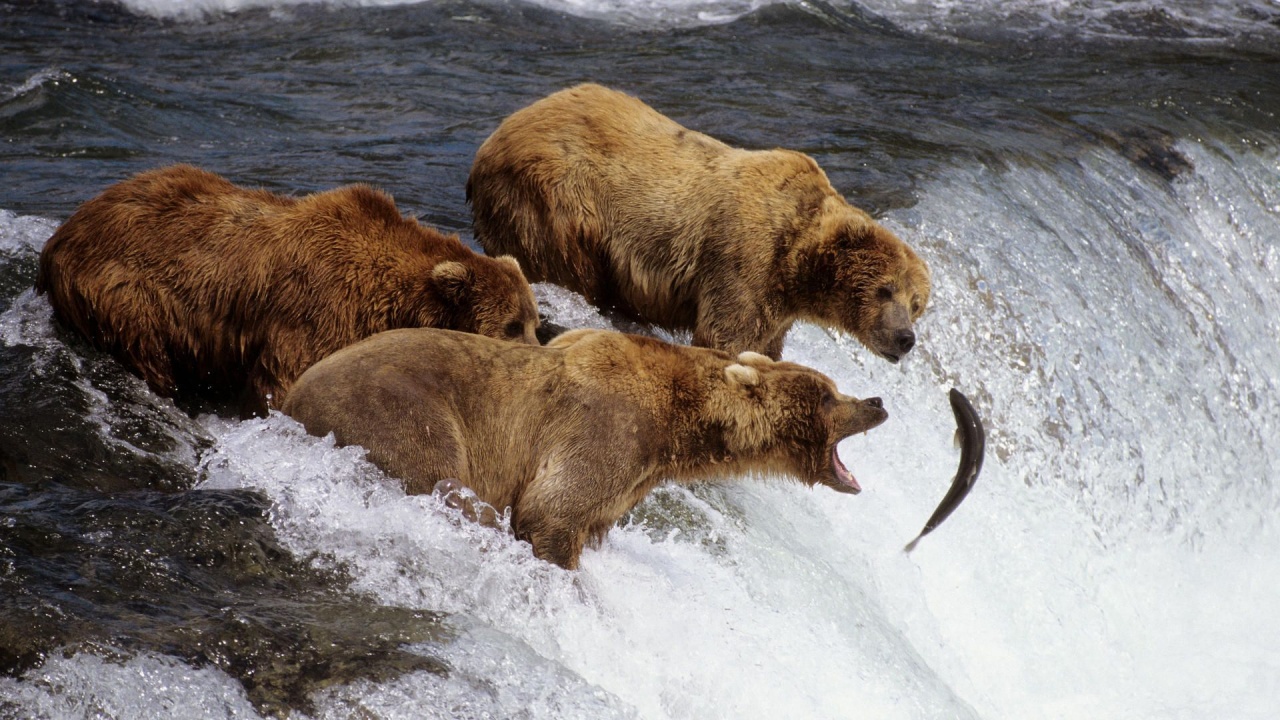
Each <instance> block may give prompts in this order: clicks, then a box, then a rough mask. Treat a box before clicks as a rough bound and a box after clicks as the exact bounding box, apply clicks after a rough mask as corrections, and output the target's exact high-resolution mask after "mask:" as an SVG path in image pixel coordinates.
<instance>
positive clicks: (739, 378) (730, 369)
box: [724, 363, 760, 387]
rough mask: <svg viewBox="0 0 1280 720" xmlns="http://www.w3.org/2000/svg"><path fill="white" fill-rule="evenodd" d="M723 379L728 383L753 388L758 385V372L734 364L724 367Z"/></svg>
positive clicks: (751, 368)
mask: <svg viewBox="0 0 1280 720" xmlns="http://www.w3.org/2000/svg"><path fill="white" fill-rule="evenodd" d="M724 378H725V379H726V380H728V381H729V382H730V383H737V384H738V385H745V386H747V387H755V386H756V385H759V384H760V371H758V370H756V369H755V368H753V367H747V366H746V365H739V364H738V363H734V364H732V365H728V366H726V367H725V369H724Z"/></svg>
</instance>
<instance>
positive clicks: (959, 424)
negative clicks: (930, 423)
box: [903, 388, 987, 552]
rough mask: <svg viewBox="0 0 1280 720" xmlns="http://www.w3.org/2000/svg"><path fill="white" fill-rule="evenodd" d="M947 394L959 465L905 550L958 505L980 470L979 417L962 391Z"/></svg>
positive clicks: (981, 439) (982, 451) (981, 434)
mask: <svg viewBox="0 0 1280 720" xmlns="http://www.w3.org/2000/svg"><path fill="white" fill-rule="evenodd" d="M950 397H951V412H953V413H955V416H956V438H957V439H958V440H959V441H960V467H959V469H958V470H956V477H955V479H954V480H952V481H951V489H949V490H947V494H946V496H944V497H943V498H942V502H941V503H938V509H937V510H934V511H933V515H930V516H929V521H928V522H926V523H925V524H924V529H923V530H921V531H920V534H919V535H917V536H916V539H915V540H912V541H911V542H909V543H907V546H906V547H905V548H903V550H904V551H905V552H911V551H912V550H914V549H915V547H916V543H918V542H920V538H922V537H924V536H925V535H928V534H929V533H930V532H932V531H933V529H934V528H936V527H938V526H939V525H941V524H942V521H943V520H946V519H947V516H948V515H950V514H951V512H952V511H953V510H955V509H956V508H957V507H959V506H960V503H961V501H963V500H964V498H965V496H966V495H968V494H969V491H970V490H972V489H973V484H974V482H976V481H977V479H978V473H980V472H982V458H983V456H984V455H985V454H986V446H987V433H986V431H985V430H983V428H982V420H980V419H979V418H978V413H977V412H976V411H975V410H974V409H973V405H971V404H970V403H969V398H967V397H965V396H964V393H962V392H960V391H959V390H957V389H955V388H951V394H950Z"/></svg>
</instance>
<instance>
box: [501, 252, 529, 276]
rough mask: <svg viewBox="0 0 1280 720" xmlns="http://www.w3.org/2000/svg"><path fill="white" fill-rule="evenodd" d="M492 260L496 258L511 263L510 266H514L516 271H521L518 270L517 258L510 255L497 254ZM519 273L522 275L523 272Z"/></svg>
mask: <svg viewBox="0 0 1280 720" xmlns="http://www.w3.org/2000/svg"><path fill="white" fill-rule="evenodd" d="M494 260H497V261H498V262H504V263H508V264H510V265H511V267H514V268H515V269H516V272H521V271H520V261H519V260H516V259H515V258H513V257H511V256H510V255H499V256H497V257H495V258H494ZM521 274H522V275H523V273H521Z"/></svg>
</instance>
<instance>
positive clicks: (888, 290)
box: [876, 285, 893, 300]
mask: <svg viewBox="0 0 1280 720" xmlns="http://www.w3.org/2000/svg"><path fill="white" fill-rule="evenodd" d="M876 297H878V298H880V299H881V300H892V299H893V286H892V285H885V286H883V287H881V288H880V289H879V290H877V291H876Z"/></svg>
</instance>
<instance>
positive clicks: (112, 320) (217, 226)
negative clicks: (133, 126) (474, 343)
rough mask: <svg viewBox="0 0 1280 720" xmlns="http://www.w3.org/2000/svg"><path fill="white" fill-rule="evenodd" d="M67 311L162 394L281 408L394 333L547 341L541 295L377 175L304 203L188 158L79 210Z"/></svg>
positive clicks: (60, 233)
mask: <svg viewBox="0 0 1280 720" xmlns="http://www.w3.org/2000/svg"><path fill="white" fill-rule="evenodd" d="M36 289H37V290H38V291H39V292H42V293H47V294H48V296H49V302H50V303H51V304H52V305H53V309H54V312H55V314H56V316H57V318H58V319H59V320H60V321H61V322H62V323H64V324H65V325H67V326H69V327H71V328H73V329H75V330H76V331H77V332H79V333H80V334H81V335H83V336H84V337H86V338H88V339H89V340H90V341H91V342H93V343H94V344H95V345H97V346H98V347H100V348H102V349H104V350H107V351H109V352H111V353H112V354H114V355H115V356H116V357H117V358H118V359H120V361H121V362H123V363H124V364H125V365H127V366H128V367H129V368H130V369H132V370H133V371H134V372H136V373H137V374H138V375H140V376H141V377H142V378H143V379H144V380H146V382H147V384H148V385H150V386H151V388H152V389H153V390H154V391H155V392H157V393H159V394H162V395H173V394H175V393H176V392H178V391H179V390H184V391H187V390H190V391H196V392H202V393H206V394H208V393H212V394H215V395H216V394H219V391H221V393H222V394H224V395H230V396H231V397H235V395H236V394H237V393H238V392H240V389H241V388H243V389H244V390H243V392H244V396H243V397H244V403H245V406H246V410H247V411H255V412H261V411H263V410H264V409H265V408H266V407H267V406H268V405H270V406H272V407H278V406H279V403H280V402H281V401H282V400H283V398H284V397H285V395H286V393H287V392H288V389H289V387H290V385H291V384H292V383H293V381H294V379H296V378H297V377H298V376H299V375H300V374H302V371H303V370H305V369H306V368H307V367H309V366H310V365H311V364H312V363H314V362H315V361H317V360H319V359H320V358H322V357H324V356H325V355H327V354H329V353H331V352H333V351H334V350H337V349H338V348H341V347H343V346H345V345H348V344H350V343H352V342H355V341H357V340H360V339H361V338H364V337H367V336H369V335H372V334H374V333H376V332H379V331H382V330H388V329H392V328H400V327H418V326H425V327H443V328H451V329H455V330H462V331H467V332H478V333H484V334H487V335H491V336H494V337H500V338H504V339H511V340H521V341H524V342H530V343H536V340H535V339H534V330H535V329H536V327H537V322H538V318H537V309H536V305H535V303H534V298H533V292H532V290H531V289H530V287H529V284H528V282H527V281H526V280H525V279H524V277H523V275H522V274H521V272H520V269H519V266H518V264H517V263H516V262H515V261H514V260H512V259H511V258H509V257H508V258H490V257H485V256H483V255H479V254H477V253H475V252H473V251H472V250H470V249H469V248H467V247H466V246H464V245H463V244H462V243H461V242H460V241H459V240H458V238H457V237H456V236H445V235H442V234H440V233H439V232H436V231H435V230H433V229H431V228H428V227H425V226H423V225H421V224H419V223H418V222H417V221H416V220H413V219H410V218H405V217H403V216H401V214H400V212H399V211H398V210H397V209H396V206H395V203H394V202H393V201H392V199H391V198H390V197H389V196H387V195H386V194H384V193H381V192H379V191H377V190H374V189H372V188H369V187H366V186H363V185H352V186H348V187H343V188H339V189H336V190H331V191H328V192H322V193H317V194H314V195H308V196H306V197H303V198H299V199H294V198H288V197H282V196H279V195H275V194H272V193H270V192H267V191H265V190H249V189H244V188H240V187H237V186H235V185H233V184H231V183H230V182H228V181H227V180H225V179H223V178H221V177H219V176H218V175H215V174H213V173H209V172H206V171H203V170H200V169H197V168H194V167H191V166H188V165H176V166H172V167H167V168H162V169H159V170H153V171H149V172H144V173H141V174H139V175H137V176H135V177H133V178H131V179H128V180H125V181H123V182H120V183H117V184H116V185H113V186H111V187H109V188H107V190H106V191H105V192H103V193H102V194H101V195H99V196H98V197H96V198H93V199H92V200H89V201H88V202H86V203H84V204H83V205H81V206H80V208H79V209H78V210H77V211H76V212H75V213H74V214H73V215H72V216H71V218H70V219H68V220H67V221H66V222H65V223H64V224H63V225H62V226H61V227H59V228H58V230H57V232H55V233H54V235H53V237H51V238H50V239H49V241H48V243H47V244H46V245H45V247H44V250H43V251H42V252H41V254H40V269H39V276H38V278H37V280H36Z"/></svg>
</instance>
